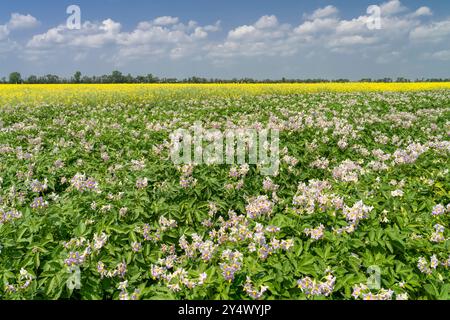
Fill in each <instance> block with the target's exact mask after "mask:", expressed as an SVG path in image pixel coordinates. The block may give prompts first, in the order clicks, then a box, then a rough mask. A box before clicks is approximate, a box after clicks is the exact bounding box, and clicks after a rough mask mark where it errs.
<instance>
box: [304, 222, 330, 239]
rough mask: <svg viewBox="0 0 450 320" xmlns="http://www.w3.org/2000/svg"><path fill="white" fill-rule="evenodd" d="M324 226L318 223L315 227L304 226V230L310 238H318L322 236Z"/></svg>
mask: <svg viewBox="0 0 450 320" xmlns="http://www.w3.org/2000/svg"><path fill="white" fill-rule="evenodd" d="M324 230H325V226H324V225H323V224H320V225H319V226H318V227H317V228H314V229H310V228H306V229H305V230H304V232H305V233H306V234H307V235H308V236H310V237H311V239H314V240H319V239H322V238H323V235H324Z"/></svg>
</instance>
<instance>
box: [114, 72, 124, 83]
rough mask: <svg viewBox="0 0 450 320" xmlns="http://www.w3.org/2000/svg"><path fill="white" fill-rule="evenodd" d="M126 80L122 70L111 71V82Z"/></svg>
mask: <svg viewBox="0 0 450 320" xmlns="http://www.w3.org/2000/svg"><path fill="white" fill-rule="evenodd" d="M124 80H126V79H125V77H124V76H123V74H122V72H120V71H117V70H115V71H113V72H112V73H111V82H112V83H122V82H125V81H124Z"/></svg>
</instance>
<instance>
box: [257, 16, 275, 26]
mask: <svg viewBox="0 0 450 320" xmlns="http://www.w3.org/2000/svg"><path fill="white" fill-rule="evenodd" d="M276 26H278V19H277V17H276V16H273V15H272V16H262V17H261V18H260V19H259V20H258V21H256V23H255V27H256V28H258V29H267V28H274V27H276Z"/></svg>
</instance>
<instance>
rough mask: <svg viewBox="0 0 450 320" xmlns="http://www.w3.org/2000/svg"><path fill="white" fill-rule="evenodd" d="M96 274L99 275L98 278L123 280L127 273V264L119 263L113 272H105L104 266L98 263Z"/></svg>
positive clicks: (100, 262)
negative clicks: (118, 278)
mask: <svg viewBox="0 0 450 320" xmlns="http://www.w3.org/2000/svg"><path fill="white" fill-rule="evenodd" d="M97 272H98V273H100V276H101V277H102V278H103V277H106V278H114V277H120V278H124V277H125V274H126V273H127V264H126V263H125V261H124V262H120V263H119V264H117V266H116V268H114V269H113V270H107V269H106V268H105V264H104V263H103V262H102V261H99V262H98V263H97Z"/></svg>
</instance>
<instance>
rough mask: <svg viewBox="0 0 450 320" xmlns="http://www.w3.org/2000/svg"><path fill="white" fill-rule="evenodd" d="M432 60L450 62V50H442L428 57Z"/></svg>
mask: <svg viewBox="0 0 450 320" xmlns="http://www.w3.org/2000/svg"><path fill="white" fill-rule="evenodd" d="M428 56H429V57H430V58H431V59H435V60H441V61H450V50H441V51H437V52H434V53H432V54H429V55H428Z"/></svg>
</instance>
